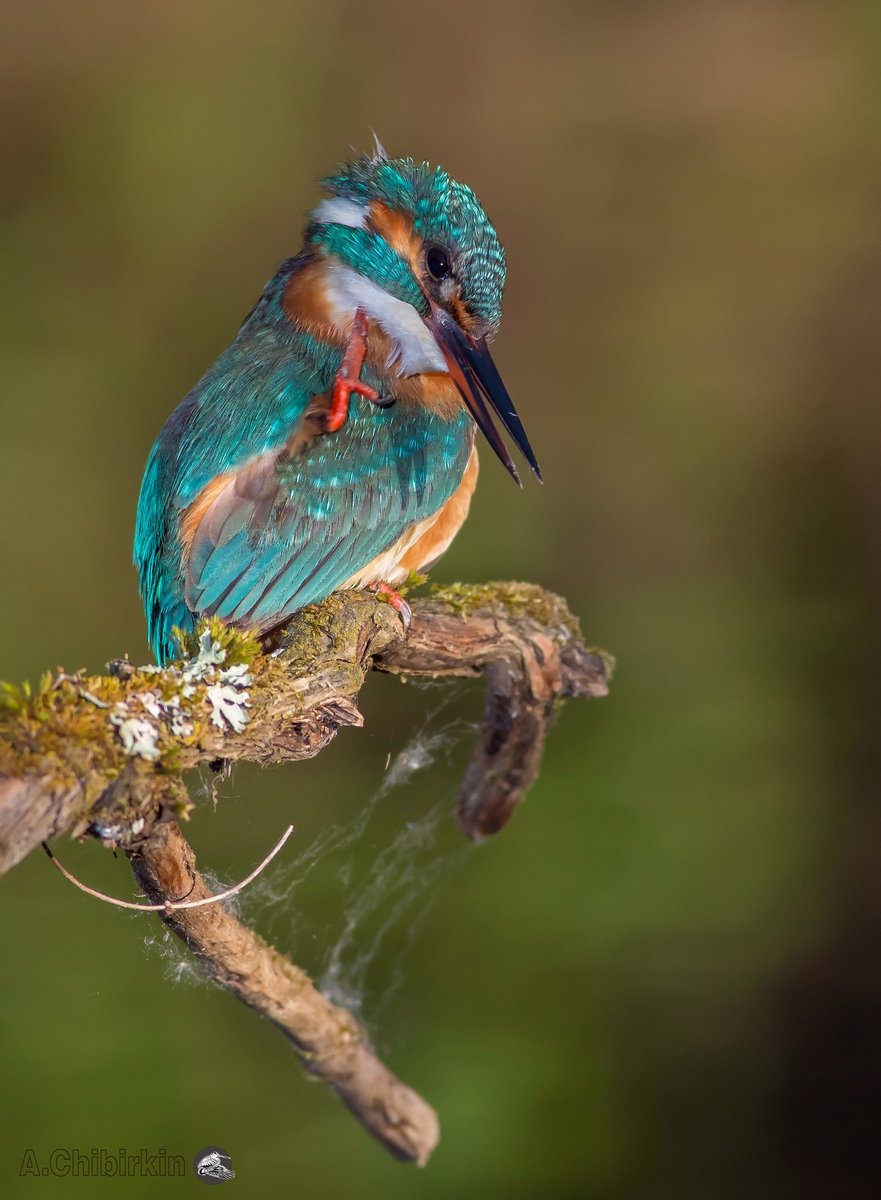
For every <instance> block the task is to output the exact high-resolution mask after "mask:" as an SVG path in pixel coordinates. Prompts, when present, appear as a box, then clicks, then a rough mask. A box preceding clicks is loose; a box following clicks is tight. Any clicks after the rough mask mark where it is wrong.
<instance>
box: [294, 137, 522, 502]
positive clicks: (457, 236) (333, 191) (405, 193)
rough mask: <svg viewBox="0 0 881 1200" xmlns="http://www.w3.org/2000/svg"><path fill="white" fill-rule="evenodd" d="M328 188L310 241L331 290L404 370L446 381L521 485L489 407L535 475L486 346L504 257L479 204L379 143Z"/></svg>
mask: <svg viewBox="0 0 881 1200" xmlns="http://www.w3.org/2000/svg"><path fill="white" fill-rule="evenodd" d="M324 186H325V187H326V188H327V190H328V191H329V192H330V198H329V199H326V200H323V201H321V203H320V204H318V206H317V207H316V208H315V209H314V210H313V211H312V214H311V218H310V223H309V226H308V228H307V231H306V237H307V242H309V243H311V244H312V245H313V246H314V247H315V249H316V250H317V251H318V252H319V253H322V254H325V255H327V256H328V258H329V259H330V261H331V263H332V264H333V269H334V271H335V275H334V277H333V278H334V287H335V288H336V289H338V291H339V292H340V294H344V295H345V301H346V303H348V304H351V305H353V306H359V307H363V308H365V310H366V311H367V313H368V315H369V316H371V317H373V318H375V319H376V320H378V321H379V323H380V325H381V326H382V327H383V328H384V329H385V331H386V332H387V333H388V334H389V335H390V336H392V337H393V338H395V339H396V340H397V344H398V346H399V348H400V351H399V362H398V370H399V372H400V374H402V375H406V374H419V373H422V372H425V371H443V372H447V373H449V375H450V376H451V377H452V378H453V380H454V382H455V383H456V386H457V387H458V389H459V392H460V393H461V396H462V399H463V400H464V401H465V403H466V405H467V406H468V408H469V410H470V412H471V414H472V416H473V417H474V420H475V421H476V423H477V424H478V426H479V427H480V429H481V430H482V431H483V433H484V434H485V436H486V437H487V440H488V441H489V442H490V444H491V446H492V447H493V449H494V450H495V452H496V453H497V454H498V456H499V458H500V459H501V460H502V462H503V463H504V464H505V466H506V467H507V468H508V470H509V471H510V472H511V474H512V475H513V477H514V479H515V480H517V482H518V483H519V477H518V474H517V470H516V468H515V466H514V464H513V462H512V461H511V457H510V455H509V453H508V450H507V448H506V446H505V444H504V442H503V441H502V438H501V437H500V435H499V432H498V430H497V429H496V426H495V424H494V423H493V420H492V417H491V415H490V412H489V407H491V408H492V409H493V411H494V412H495V413H496V414H497V416H498V417H499V419H500V420H501V422H502V424H503V425H504V427H505V428H506V429H507V431H508V433H509V434H510V435H511V437H512V438H513V440H514V441H515V442H516V444H517V446H518V447H519V448H520V450H521V451H522V452H523V454H524V456H525V457H526V459H527V461H528V462H529V464H530V466H531V467H532V469H533V471H534V472H535V474H536V475H537V476H538V478H539V479H540V478H541V474H540V472H539V469H538V464H537V462H536V460H535V455H534V454H533V451H532V447H531V446H530V444H529V440H528V438H527V437H526V433H525V432H524V430H523V426H522V424H521V423H520V418H519V417H518V416H517V412H516V410H515V409H514V405H513V403H512V402H511V399H510V397H509V395H508V393H507V390H506V389H505V386H504V384H503V383H502V380H501V378H500V376H499V373H498V371H497V370H496V367H495V365H494V363H493V361H492V358H491V357H490V353H489V349H488V342H489V340H491V339H492V338H493V337H494V336H495V334H496V333H497V332H498V328H499V323H500V321H501V315H502V293H503V290H504V286H505V254H504V251H503V249H502V246H501V243H500V242H499V239H498V235H497V234H496V231H495V229H494V228H493V225H492V222H491V221H490V219H489V217H488V216H487V215H486V212H485V211H484V209H483V206H482V205H481V203H480V201H479V200H478V199H477V196H476V195H475V194H474V192H473V191H472V190H471V188H469V187H467V186H466V185H465V184H462V183H458V182H457V181H456V180H455V179H451V178H450V176H449V175H447V173H446V172H445V171H443V170H441V168H440V167H430V166H429V165H428V164H427V163H417V162H415V161H414V160H413V159H411V158H397V159H393V158H389V157H388V156H387V155H386V154H385V151H384V150H383V149H382V147H381V146H380V144H379V142H377V146H376V153H374V154H373V155H372V156H364V157H361V158H358V159H356V160H355V161H353V162H350V163H346V164H345V165H344V166H342V167H340V168H339V170H338V171H337V172H336V174H334V175H332V176H330V177H329V178H328V179H325V180H324ZM488 406H489V407H488Z"/></svg>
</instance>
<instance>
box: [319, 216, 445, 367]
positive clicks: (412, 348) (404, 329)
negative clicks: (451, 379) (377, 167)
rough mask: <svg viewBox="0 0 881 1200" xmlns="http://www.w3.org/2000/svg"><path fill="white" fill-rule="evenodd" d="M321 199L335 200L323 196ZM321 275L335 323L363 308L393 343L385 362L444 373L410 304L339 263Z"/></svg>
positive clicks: (441, 361)
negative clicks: (325, 285) (323, 276)
mask: <svg viewBox="0 0 881 1200" xmlns="http://www.w3.org/2000/svg"><path fill="white" fill-rule="evenodd" d="M324 203H325V204H334V203H336V201H334V200H325V201H324ZM345 203H351V202H350V201H345ZM320 207H321V205H319V208H320ZM325 278H326V280H327V290H326V292H325V295H326V298H327V301H328V304H329V305H330V309H331V312H332V314H333V317H334V321H335V322H336V324H337V325H339V326H345V327H348V325H349V324H350V323H351V320H352V317H353V316H354V315H355V309H356V308H363V310H364V312H365V313H366V314H367V316H368V317H372V318H373V320H375V321H377V322H378V323H379V325H380V326H381V327H382V329H383V331H384V332H385V333H386V334H387V335H388V337H389V338H391V340H392V341H393V342H394V343H395V349H394V350H393V351H392V353H391V354H390V355H389V358H388V362H387V363H386V366H388V367H389V368H394V369H396V370H397V373H398V374H399V375H421V374H422V373H423V372H424V371H440V372H443V373H444V374H447V373H448V372H447V364H446V361H445V359H444V356H443V355H442V354H441V352H440V347H439V346H438V344H437V342H436V341H435V340H434V337H433V336H432V334H431V331H430V330H429V329H428V328H427V326H426V325H425V324H424V322H423V320H422V318H421V317H420V316H419V313H418V312H417V311H416V309H415V308H414V307H413V305H412V304H407V303H406V302H405V301H403V300H398V299H397V297H395V296H391V295H389V293H388V292H385V291H383V289H382V288H381V287H378V286H377V285H376V284H375V283H373V282H372V281H371V280H369V279H367V278H365V276H364V275H359V274H358V272H357V271H353V270H352V269H351V267H345V266H343V265H342V263H331V264H329V265H328V267H327V269H326V271H325Z"/></svg>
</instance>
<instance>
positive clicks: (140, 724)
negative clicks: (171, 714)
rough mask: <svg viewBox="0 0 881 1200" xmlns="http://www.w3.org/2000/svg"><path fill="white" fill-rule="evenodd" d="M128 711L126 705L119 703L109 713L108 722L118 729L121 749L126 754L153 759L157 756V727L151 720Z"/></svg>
mask: <svg viewBox="0 0 881 1200" xmlns="http://www.w3.org/2000/svg"><path fill="white" fill-rule="evenodd" d="M128 713H129V709H128V706H127V705H126V704H123V703H120V704H117V705H116V708H115V709H114V711H113V712H112V713H111V714H110V724H111V725H115V726H116V728H117V729H118V730H119V736H120V738H121V739H122V748H123V750H124V751H125V753H126V754H131V755H135V756H137V757H138V758H146V759H148V760H149V761H154V760H155V759H157V758H158V757H159V746H158V744H157V743H158V741H159V730H158V728H157V727H156V726H155V725H154V724H153V723H152V722H151V721H147V720H145V719H144V718H143V717H132V716H129V715H128Z"/></svg>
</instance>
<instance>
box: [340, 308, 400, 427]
mask: <svg viewBox="0 0 881 1200" xmlns="http://www.w3.org/2000/svg"><path fill="white" fill-rule="evenodd" d="M366 353H367V314H366V313H365V312H364V309H363V308H357V309H355V315H354V317H353V318H352V332H351V333H350V334H349V341H348V344H347V346H346V350H345V353H344V354H343V361H342V362H341V363H340V365H339V370H338V371H337V373H336V375H335V376H334V379H333V386H332V388H331V393H330V408H329V409H328V412H327V416H326V417H325V419H324V431H325V433H336V432H337V430H338V429H342V427H343V426H344V425H345V423H346V421H347V420H348V417H349V404H350V402H351V399H352V393H353V392H354V393H356V394H357V395H359V396H363V397H364V398H365V399H366V400H372V401H373V403H374V404H378V405H379V407H380V408H388V406H389V405H390V404H394V397H392V396H380V394H379V392H378V391H377V390H376V389H375V388H372V387H370V386H369V385H368V384H366V383H362V382H361V380H360V379H359V376H360V374H361V368H362V367H363V365H364V356H365V355H366Z"/></svg>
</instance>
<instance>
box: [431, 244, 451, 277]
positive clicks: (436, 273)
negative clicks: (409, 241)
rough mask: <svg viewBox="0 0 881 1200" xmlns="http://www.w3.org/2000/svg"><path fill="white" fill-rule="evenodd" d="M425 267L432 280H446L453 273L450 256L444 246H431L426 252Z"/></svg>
mask: <svg viewBox="0 0 881 1200" xmlns="http://www.w3.org/2000/svg"><path fill="white" fill-rule="evenodd" d="M425 265H426V267H428V273H429V275H430V276H431V277H432V279H446V278H447V276H448V275H449V274H450V273H451V268H450V256H449V254H447V252H446V250H444V248H443V246H429V247H428V249H427V250H426V251H425Z"/></svg>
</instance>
